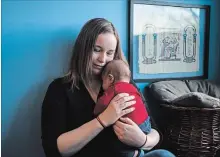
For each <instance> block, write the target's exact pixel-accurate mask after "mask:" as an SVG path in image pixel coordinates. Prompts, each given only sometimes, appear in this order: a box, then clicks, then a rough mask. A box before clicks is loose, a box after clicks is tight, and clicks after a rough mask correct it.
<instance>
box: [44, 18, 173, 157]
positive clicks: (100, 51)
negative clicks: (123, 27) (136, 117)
mask: <svg viewBox="0 0 220 157" xmlns="http://www.w3.org/2000/svg"><path fill="white" fill-rule="evenodd" d="M113 59H122V60H125V59H124V56H123V53H122V50H121V46H120V40H119V37H118V33H117V31H116V30H115V27H114V26H113V25H112V23H111V22H109V21H107V20H106V19H103V18H95V19H92V20H90V21H88V22H87V23H86V24H85V25H84V26H83V28H82V30H81V31H80V33H79V35H78V37H77V39H76V42H75V45H74V48H73V56H72V59H71V63H70V69H69V73H68V74H67V75H66V76H65V77H64V78H59V79H56V80H54V81H53V82H52V83H51V84H50V85H49V87H48V90H47V93H46V96H45V98H44V101H43V105H42V124H41V125H42V145H43V148H44V152H45V154H46V156H47V157H60V156H74V157H87V156H95V157H99V156H104V157H107V156H112V157H113V156H115V155H114V152H113V151H111V145H110V144H109V143H108V142H107V141H108V140H107V138H108V137H105V136H104V134H103V130H105V127H108V126H110V125H112V124H114V123H115V125H114V132H115V134H116V135H117V137H118V138H119V140H120V141H121V142H123V143H125V144H127V145H130V146H133V147H137V149H138V148H140V147H141V149H144V150H150V149H152V148H153V147H154V146H155V145H156V144H157V143H158V141H159V134H158V132H157V131H156V130H154V129H152V131H151V132H150V133H149V134H148V135H145V134H144V133H143V132H142V131H141V130H140V129H139V127H138V126H137V125H136V124H135V123H134V122H133V121H131V120H130V119H128V118H121V117H122V116H123V115H126V114H127V113H130V112H132V111H133V110H134V108H133V107H131V108H127V107H129V106H131V105H133V104H135V101H134V100H133V99H134V97H133V96H132V95H128V94H127V93H121V94H118V95H117V96H115V97H114V98H113V99H112V100H111V102H110V104H109V106H108V108H107V109H106V110H105V111H103V112H102V113H101V114H100V115H99V116H98V117H95V116H94V115H93V110H94V106H95V103H96V100H97V97H98V94H99V93H100V88H101V79H100V73H101V70H102V68H103V66H104V65H105V64H106V63H108V62H109V61H111V60H113ZM119 118H120V120H121V121H117V120H118V119H119ZM161 152H162V153H161ZM163 153H166V156H167V154H169V152H167V151H165V150H159V151H156V152H151V154H154V155H156V154H160V155H161V154H163ZM170 154H171V153H170ZM146 155H147V154H146ZM146 155H145V156H146ZM171 155H172V154H171Z"/></svg>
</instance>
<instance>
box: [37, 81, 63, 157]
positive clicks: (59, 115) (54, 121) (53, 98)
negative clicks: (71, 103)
mask: <svg viewBox="0 0 220 157" xmlns="http://www.w3.org/2000/svg"><path fill="white" fill-rule="evenodd" d="M64 91H65V90H64V87H63V86H62V81H61V80H58V79H57V80H55V81H53V82H52V83H51V84H50V85H49V87H48V89H47V92H46V95H45V98H44V101H43V105H42V112H41V132H42V136H41V138H42V145H43V149H44V152H45V155H46V157H61V155H60V153H59V151H58V148H57V138H58V137H59V136H60V135H61V134H62V133H64V132H66V122H67V119H66V106H67V105H66V96H65V92H64Z"/></svg>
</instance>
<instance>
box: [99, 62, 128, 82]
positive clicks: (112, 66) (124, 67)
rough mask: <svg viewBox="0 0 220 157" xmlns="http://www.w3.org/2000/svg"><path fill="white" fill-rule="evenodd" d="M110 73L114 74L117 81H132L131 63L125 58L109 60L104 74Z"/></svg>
mask: <svg viewBox="0 0 220 157" xmlns="http://www.w3.org/2000/svg"><path fill="white" fill-rule="evenodd" d="M108 74H111V75H113V76H114V81H115V82H116V81H122V80H126V81H130V79H131V72H130V69H129V65H128V64H127V63H126V62H124V61H123V60H112V61H110V62H108V63H107V64H106V65H105V67H104V69H103V71H102V76H106V75H108Z"/></svg>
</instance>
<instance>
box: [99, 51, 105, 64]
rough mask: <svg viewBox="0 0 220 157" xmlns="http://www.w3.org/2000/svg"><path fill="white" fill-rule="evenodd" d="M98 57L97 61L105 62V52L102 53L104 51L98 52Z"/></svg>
mask: <svg viewBox="0 0 220 157" xmlns="http://www.w3.org/2000/svg"><path fill="white" fill-rule="evenodd" d="M98 59H99V61H100V62H101V63H104V62H105V59H106V55H105V53H104V52H102V53H100V55H99V58H98Z"/></svg>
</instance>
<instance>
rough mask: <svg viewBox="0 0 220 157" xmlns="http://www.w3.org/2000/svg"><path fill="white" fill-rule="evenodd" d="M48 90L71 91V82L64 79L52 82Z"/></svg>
mask: <svg viewBox="0 0 220 157" xmlns="http://www.w3.org/2000/svg"><path fill="white" fill-rule="evenodd" d="M48 88H53V89H54V90H55V89H63V90H64V89H70V88H71V82H70V81H67V80H66V79H65V78H64V77H59V78H56V79H54V80H53V81H51V82H50V84H49V87H48Z"/></svg>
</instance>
